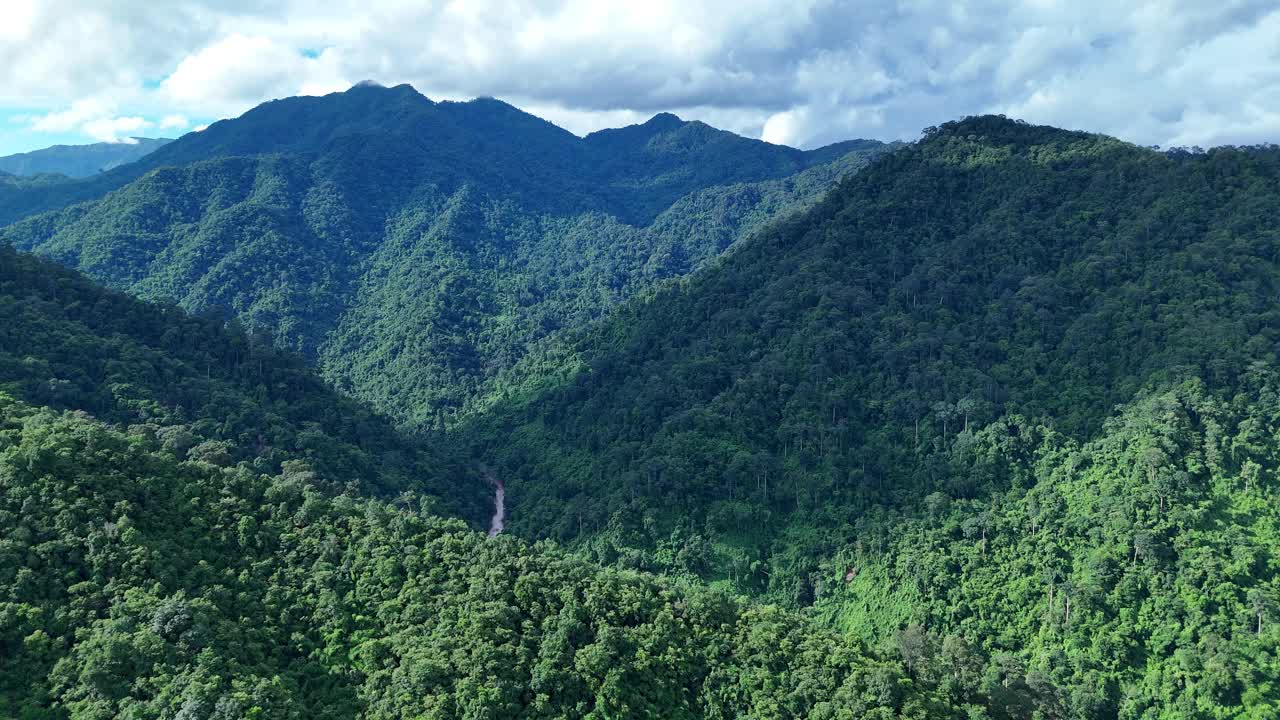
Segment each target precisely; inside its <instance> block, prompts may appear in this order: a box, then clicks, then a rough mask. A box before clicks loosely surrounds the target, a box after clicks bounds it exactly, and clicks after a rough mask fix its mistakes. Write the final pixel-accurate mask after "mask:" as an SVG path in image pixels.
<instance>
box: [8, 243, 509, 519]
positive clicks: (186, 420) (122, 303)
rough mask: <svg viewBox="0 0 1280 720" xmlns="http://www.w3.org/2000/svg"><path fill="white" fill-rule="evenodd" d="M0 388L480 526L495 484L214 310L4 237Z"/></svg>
mask: <svg viewBox="0 0 1280 720" xmlns="http://www.w3.org/2000/svg"><path fill="white" fill-rule="evenodd" d="M0 391H3V392H6V393H8V394H10V395H11V396H13V397H16V398H19V399H21V400H23V401H26V402H29V403H33V404H36V405H42V406H49V407H52V408H56V409H65V410H74V411H79V412H84V413H88V414H89V415H90V416H92V417H94V418H96V419H98V420H100V421H103V422H107V423H112V424H114V425H116V426H119V427H121V428H128V429H129V432H130V433H131V434H135V435H140V436H145V437H148V438H150V439H151V440H154V441H155V442H156V443H158V445H160V446H162V447H163V448H164V449H166V450H167V451H170V452H172V453H173V454H174V455H175V456H176V457H177V458H179V459H189V460H192V461H198V462H206V463H209V464H213V465H216V466H220V467H225V466H230V465H235V464H243V465H245V466H246V467H248V468H251V469H252V470H254V471H256V472H278V471H279V470H280V468H281V467H282V466H284V465H286V464H288V463H290V462H293V463H295V465H296V464H297V463H298V462H302V463H304V464H305V465H306V466H307V467H308V472H314V473H316V474H318V476H319V478H320V482H326V483H333V484H335V486H337V487H347V486H348V485H350V487H351V488H353V489H357V490H360V491H362V492H371V493H376V494H381V495H387V496H394V495H397V494H399V493H402V492H412V493H417V494H420V495H422V496H423V498H422V502H423V503H425V504H426V505H427V506H429V507H431V508H433V509H435V510H436V511H438V512H442V513H451V514H452V513H456V514H458V515H461V516H462V517H465V518H468V519H470V520H472V521H474V522H475V523H476V524H477V525H480V524H481V521H483V519H484V518H485V516H486V513H487V510H488V507H489V499H488V494H489V491H488V488H487V486H485V484H484V482H483V481H482V480H481V479H480V478H479V477H478V475H477V474H476V473H475V472H474V471H473V470H472V469H471V468H470V467H469V465H468V464H467V463H464V462H456V461H453V460H450V459H449V458H448V457H447V456H446V455H444V454H442V453H440V452H437V451H434V450H431V449H429V448H427V447H424V446H423V445H421V444H420V443H418V442H416V441H413V440H409V439H406V438H404V437H402V436H401V435H400V434H399V433H398V432H397V431H396V430H395V429H394V428H393V427H392V425H391V423H390V422H389V421H387V420H386V419H384V418H382V417H380V416H378V415H375V414H374V413H372V412H371V411H369V410H368V409H367V408H366V407H364V406H362V405H361V404H360V403H359V402H356V401H354V400H351V399H350V398H347V397H345V396H343V395H340V394H338V393H336V392H334V391H333V390H332V389H331V388H329V387H328V386H327V385H326V384H325V383H324V382H323V381H321V380H320V378H319V377H318V376H316V374H315V372H314V371H313V370H312V369H311V368H308V367H307V365H306V363H305V361H304V360H303V359H302V358H300V357H298V356H295V355H291V354H287V353H282V352H280V351H278V350H276V349H275V348H274V347H272V346H271V344H270V342H269V340H268V339H266V338H264V337H261V336H255V335H253V334H249V333H246V332H244V331H243V330H241V329H239V328H238V327H237V326H235V324H234V322H233V323H232V326H230V327H228V326H227V323H226V321H225V320H224V319H223V318H221V317H218V316H216V315H207V316H191V315H188V314H187V313H185V312H184V311H182V310H180V309H178V308H176V307H172V306H167V307H166V306H155V305H149V304H147V303H143V302H141V301H139V300H137V299H135V298H132V297H130V296H128V295H125V294H123V293H119V292H116V291H111V290H106V289H104V288H102V287H100V286H97V285H95V284H93V283H92V282H90V281H89V280H87V279H86V278H84V277H83V276H81V275H79V274H78V273H76V272H74V271H71V270H67V269H65V268H61V267H59V266H57V265H55V264H53V263H51V262H49V261H46V260H40V259H38V258H35V257H32V256H30V255H26V254H23V253H18V252H15V251H14V250H12V249H11V248H8V247H4V246H0Z"/></svg>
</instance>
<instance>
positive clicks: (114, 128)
mask: <svg viewBox="0 0 1280 720" xmlns="http://www.w3.org/2000/svg"><path fill="white" fill-rule="evenodd" d="M153 126H154V123H152V122H149V121H147V120H145V119H143V118H140V117H136V116H135V117H103V118H96V119H94V120H90V121H89V122H87V123H85V124H84V125H82V126H81V130H82V131H83V132H84V134H85V135H88V136H89V137H91V138H93V139H94V140H97V141H98V142H110V143H114V142H123V143H128V144H134V143H136V142H137V140H134V139H133V137H131V135H134V134H137V133H141V132H142V131H144V130H147V129H149V128H151V127H153Z"/></svg>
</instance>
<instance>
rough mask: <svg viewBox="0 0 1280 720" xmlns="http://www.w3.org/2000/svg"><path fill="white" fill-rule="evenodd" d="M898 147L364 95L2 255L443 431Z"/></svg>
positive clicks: (207, 149) (194, 158)
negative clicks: (269, 354) (216, 311)
mask: <svg viewBox="0 0 1280 720" xmlns="http://www.w3.org/2000/svg"><path fill="white" fill-rule="evenodd" d="M887 147H888V146H885V145H882V144H880V143H875V142H852V143H843V144H841V145H838V146H832V147H831V148H826V149H823V150H817V151H812V152H802V151H799V150H795V149H792V148H787V147H782V146H776V145H770V144H768V143H763V142H760V141H756V140H748V139H746V138H742V137H739V136H736V135H733V134H732V133H727V132H724V131H720V130H715V129H713V128H710V127H708V126H706V125H703V124H701V123H696V122H684V121H681V120H679V119H678V118H675V117H674V116H671V115H661V116H658V117H656V118H654V119H653V120H651V121H650V122H648V123H645V124H644V125H637V126H634V127H631V128H624V129H621V130H615V131H606V132H602V133H596V134H594V135H591V136H589V137H587V138H585V139H583V138H578V137H575V136H573V135H571V134H570V133H568V132H566V131H564V130H561V129H560V128H557V127H555V126H554V125H551V124H550V123H547V122H545V121H543V120H540V119H538V118H535V117H533V116H531V115H528V114H525V113H523V112H521V111H519V110H517V109H515V108H513V107H511V106H509V105H506V104H504V103H501V102H498V101H496V100H476V101H472V102H468V103H433V102H432V101H430V100H428V99H427V98H424V97H422V96H421V95H419V94H418V93H417V92H415V91H414V90H413V89H412V88H410V87H408V86H400V87H396V88H380V87H371V86H358V87H356V88H353V89H352V90H350V91H348V92H346V93H339V94H335V95H330V96H327V97H324V98H290V99H288V100H282V101H276V102H272V103H267V104H265V105H263V106H260V107H258V108H256V109H254V110H252V111H250V112H249V113H246V114H245V115H244V116H243V117H241V118H238V119H236V120H232V121H224V122H221V123H216V124H215V125H213V126H211V127H210V128H208V129H207V130H205V131H204V132H201V133H193V134H190V135H187V136H184V137H183V138H182V139H180V140H178V141H176V142H174V143H172V144H170V145H167V146H165V147H164V148H161V149H160V150H158V151H157V152H155V153H153V154H152V155H151V156H148V158H147V159H146V163H149V164H150V165H151V166H156V167H159V169H156V170H154V171H152V172H149V173H148V174H146V175H145V176H142V177H141V178H139V179H137V180H136V181H134V182H131V183H130V184H128V185H126V186H124V187H122V188H120V189H119V190H116V191H115V192H112V193H110V194H108V195H106V196H105V197H104V198H102V199H100V200H97V201H94V202H90V203H85V204H80V205H74V206H71V207H68V208H65V209H62V210H59V211H55V212H52V213H49V214H45V215H39V216H36V217H32V218H29V219H27V220H25V221H22V222H20V223H17V224H15V225H13V226H11V227H9V228H7V229H5V230H3V231H0V241H8V242H10V243H12V244H14V245H15V246H17V247H19V248H21V249H30V250H34V251H35V252H37V253H39V254H42V255H45V256H48V257H51V258H54V259H56V260H58V261H60V262H63V263H65V264H67V265H70V266H73V267H76V268H79V269H81V270H83V271H85V272H87V273H89V274H90V275H92V276H93V277H95V278H97V279H99V280H102V281H104V282H107V283H108V284H110V285H111V286H113V287H116V288H119V289H124V290H128V291H130V292H133V293H135V294H138V295H141V296H143V297H146V298H153V299H160V298H173V299H175V300H177V301H178V303H179V304H180V305H181V306H182V307H184V308H186V309H188V310H192V311H199V310H202V309H205V308H210V307H220V308H229V309H230V310H231V311H232V312H233V313H234V314H235V315H236V316H237V317H238V318H240V319H241V321H242V322H244V323H245V325H246V326H247V327H249V328H251V329H256V330H263V331H266V332H268V333H269V334H271V335H272V336H273V337H275V338H276V341H277V342H278V343H279V344H280V345H281V346H283V347H286V348H289V349H292V350H297V351H299V352H301V353H303V354H304V355H306V356H307V357H308V358H311V359H313V360H315V361H317V362H318V364H319V365H320V366H321V367H322V368H323V372H324V373H325V375H326V377H327V378H328V379H329V380H330V381H331V382H333V383H334V384H335V385H337V386H338V387H340V388H342V389H343V390H345V391H347V392H349V393H351V394H353V395H355V396H356V397H359V398H362V399H365V400H368V401H370V402H372V403H374V404H375V405H376V406H377V407H378V408H379V409H381V410H383V411H385V412H388V413H390V414H392V415H393V416H394V417H395V418H396V419H397V420H399V421H401V422H402V423H404V424H406V425H407V426H409V427H412V428H416V429H425V428H432V427H441V426H443V425H445V424H447V423H448V419H449V418H450V417H451V416H452V415H454V414H456V413H458V412H459V411H461V410H463V409H465V408H467V407H469V406H470V404H471V403H472V402H473V401H474V400H476V399H477V398H479V397H482V396H485V395H487V394H490V393H491V392H492V388H491V383H492V379H493V378H494V377H495V376H496V375H497V374H498V373H499V372H501V371H502V370H504V369H506V368H509V367H510V366H511V365H512V364H514V362H515V361H517V360H518V359H520V358H521V357H523V356H524V354H525V353H526V352H527V351H528V349H529V348H530V347H531V346H532V345H534V344H536V343H537V342H538V341H539V340H540V339H542V338H544V337H547V336H549V335H552V334H555V333H556V332H558V331H559V330H561V329H563V328H566V327H576V326H579V325H582V324H584V323H585V322H587V321H589V320H592V319H594V318H597V317H599V316H601V315H602V314H603V313H604V312H605V310H606V309H607V308H609V307H611V306H612V305H613V304H615V303H616V302H618V301H620V300H622V299H625V298H627V297H630V296H631V295H633V294H634V293H635V292H637V291H639V290H641V289H644V288H646V287H649V286H651V285H652V284H654V283H655V282H657V281H660V280H662V279H664V278H668V277H673V276H676V275H681V274H685V273H688V272H690V271H692V270H693V269H695V268H697V267H699V266H700V265H701V264H703V263H705V262H706V261H707V260H708V259H710V258H713V257H715V256H717V255H718V254H720V253H721V252H723V251H724V250H726V249H727V248H728V247H729V246H730V245H732V244H733V243H734V242H736V241H737V240H738V239H739V238H742V237H744V236H746V235H748V234H750V233H751V232H753V231H755V230H756V229H758V228H760V227H761V226H763V225H765V224H766V223H767V222H768V221H770V220H771V219H773V218H776V217H779V216H783V215H786V214H789V213H791V212H796V211H798V210H800V209H802V208H804V207H807V206H808V205H810V204H812V203H813V202H815V201H816V200H817V199H818V198H819V197H821V196H822V194H824V193H825V192H826V190H827V189H829V187H830V186H831V184H832V183H833V182H834V181H835V180H836V179H838V178H839V177H840V176H842V175H844V174H847V173H849V172H853V171H855V170H857V169H858V168H859V167H860V166H861V165H862V164H863V163H864V162H865V161H866V159H868V158H869V157H872V156H874V155H875V154H877V153H880V152H882V151H884V150H885V149H887ZM229 156H234V157H229ZM169 165H171V166H169Z"/></svg>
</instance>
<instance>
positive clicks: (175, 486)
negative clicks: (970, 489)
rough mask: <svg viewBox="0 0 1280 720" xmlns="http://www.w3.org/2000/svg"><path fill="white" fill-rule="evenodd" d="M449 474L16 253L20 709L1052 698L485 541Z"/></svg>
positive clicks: (693, 707)
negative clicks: (933, 674) (934, 669)
mask: <svg viewBox="0 0 1280 720" xmlns="http://www.w3.org/2000/svg"><path fill="white" fill-rule="evenodd" d="M449 468H450V464H449V463H448V461H447V460H441V459H440V458H438V457H432V456H431V455H429V454H427V453H426V452H425V451H423V450H422V449H420V448H417V447H415V446H413V445H410V444H408V443H406V442H404V441H402V440H398V439H397V436H395V435H394V433H392V431H391V430H390V429H389V428H387V427H386V426H385V425H384V424H383V423H382V422H381V421H380V420H379V419H378V418H377V417H376V416H372V415H370V414H368V413H367V412H366V411H364V410H363V409H362V408H360V406H358V405H357V404H355V403H353V402H351V401H349V400H345V399H343V398H340V397H336V396H334V395H333V394H332V393H331V392H330V391H328V390H327V389H326V388H325V387H324V386H323V385H322V384H320V383H318V382H317V381H316V380H315V379H314V376H312V375H311V374H310V373H309V372H308V371H307V370H306V369H305V368H304V367H303V366H302V365H301V364H300V363H299V362H298V360H297V359H296V358H293V357H291V356H287V355H282V354H280V353H279V352H277V351H275V350H273V349H272V348H271V347H270V346H268V345H265V344H262V343H260V342H259V341H258V340H256V339H255V338H253V337H252V336H246V335H244V334H243V333H240V332H238V331H236V330H234V328H232V329H227V328H225V327H224V324H223V323H222V322H220V321H218V320H215V319H212V318H194V317H190V316H187V315H185V314H184V313H182V312H181V311H179V310H176V309H174V308H171V307H169V308H166V307H156V306H150V305H146V304H143V303H140V302H138V301H137V300H134V299H132V298H129V297H127V296H125V295H122V294H117V293H114V292H111V291H106V290H102V289H100V288H97V287H95V286H93V285H92V284H90V283H89V282H87V281H86V280H85V279H84V278H82V277H80V276H78V275H76V274H74V273H71V272H69V271H66V270H63V269H59V268H57V267H55V266H53V265H52V264H50V263H47V262H43V261H40V260H36V259H33V258H31V257H29V256H24V255H20V254H16V253H14V252H13V251H11V250H9V249H7V248H0V525H3V527H5V528H6V531H5V532H4V533H2V534H0V598H2V599H0V715H3V716H4V717H22V718H31V719H33V720H53V719H56V718H90V717H103V718H105V717H215V718H231V717H264V718H266V717H269V718H351V717H364V718H371V719H372V718H401V717H473V716H482V717H515V716H523V715H537V716H539V717H552V718H555V717H565V718H570V717H595V716H601V715H607V716H611V717H665V718H726V719H727V718H736V717H746V716H750V717H759V718H777V719H779V720H781V719H782V718H790V717H799V716H804V717H812V718H833V719H834V718H844V717H848V714H849V713H854V714H855V715H857V716H859V717H877V718H886V719H887V718H913V719H917V720H923V718H956V719H957V720H959V718H964V717H971V716H972V712H975V711H977V709H978V708H986V709H987V711H989V712H990V713H992V716H993V717H997V718H1012V717H1014V716H1015V713H1016V712H1017V711H1019V709H1021V708H1024V707H1027V706H1028V705H1029V704H1030V705H1034V704H1036V703H1038V702H1040V695H1039V694H1038V691H1036V690H1034V689H1032V688H1031V687H1030V686H1029V685H1028V684H1027V683H1026V682H1025V681H1023V680H1021V679H1019V680H1018V681H1017V682H1015V683H1013V684H1012V685H1011V686H1010V688H1011V689H1010V688H1004V687H1000V686H998V685H995V684H993V683H987V682H985V681H983V680H982V679H980V678H965V679H964V680H963V681H954V680H945V681H935V680H932V679H924V678H920V679H916V678H913V677H912V675H911V673H910V670H909V669H908V668H907V667H906V666H905V665H904V664H903V662H902V661H901V660H900V659H899V658H898V657H897V655H896V654H890V655H885V654H882V653H880V652H878V651H875V650H873V649H871V648H868V647H866V646H864V645H863V644H861V643H859V642H858V641H856V640H852V639H849V638H846V637H843V636H841V635H840V634H839V633H836V632H834V631H831V630H828V629H823V628H820V627H817V626H815V625H814V624H812V623H811V622H810V621H809V620H808V619H806V618H805V617H803V616H801V615H799V614H797V613H794V612H790V611H786V610H782V609H779V608H777V607H773V606H762V605H755V604H750V603H747V602H746V601H744V600H743V599H741V598H738V597H735V596H733V595H730V594H726V593H723V592H716V591H711V590H708V589H706V588H703V587H700V586H699V585H698V584H697V583H695V582H693V581H692V580H691V579H690V578H675V577H655V576H652V575H647V574H642V573H635V572H630V571H624V570H614V569H606V568H601V567H599V566H596V565H593V564H591V563H590V562H587V561H585V560H583V559H581V558H579V557H576V556H574V555H570V554H567V553H565V552H564V551H562V550H559V549H557V548H556V547H554V546H552V545H551V544H547V543H543V544H537V545H529V544H526V543H523V542H521V541H519V540H516V539H514V538H510V537H499V538H495V539H487V538H485V536H484V535H483V534H481V533H480V532H477V531H474V530H471V529H469V528H468V527H467V526H466V525H465V524H463V523H462V522H459V521H457V520H449V519H442V518H440V517H436V516H434V515H433V514H432V513H433V512H434V511H441V510H449V509H451V508H454V507H459V508H463V509H465V507H466V503H465V502H464V500H465V491H466V488H465V486H460V485H459V486H455V487H453V488H447V487H445V486H443V485H440V484H439V481H446V482H447V481H449V480H452V481H454V482H460V480H461V477H460V476H458V475H453V474H452V472H451V471H450V470H449ZM423 490H426V491H428V492H422V491H423ZM432 492H435V493H444V492H452V493H453V494H454V496H455V497H454V499H453V501H451V500H450V498H448V497H445V496H443V495H442V494H437V495H435V496H433V495H432V494H431V493H432ZM383 498H385V499H383Z"/></svg>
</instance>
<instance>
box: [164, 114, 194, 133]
mask: <svg viewBox="0 0 1280 720" xmlns="http://www.w3.org/2000/svg"><path fill="white" fill-rule="evenodd" d="M188 127H191V120H190V119H188V118H187V116H186V115H165V116H164V117H163V118H161V119H160V129H161V130H186V129H187V128H188Z"/></svg>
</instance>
